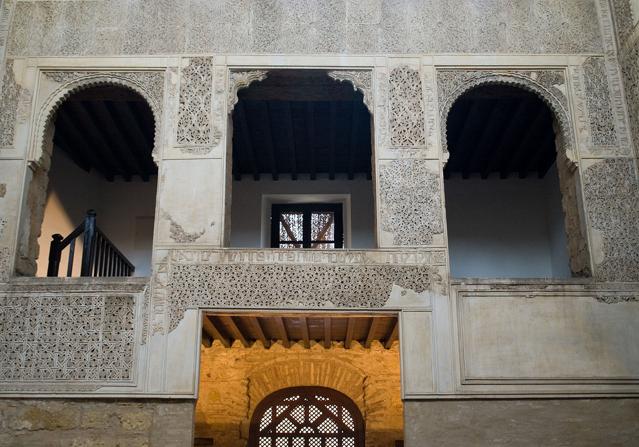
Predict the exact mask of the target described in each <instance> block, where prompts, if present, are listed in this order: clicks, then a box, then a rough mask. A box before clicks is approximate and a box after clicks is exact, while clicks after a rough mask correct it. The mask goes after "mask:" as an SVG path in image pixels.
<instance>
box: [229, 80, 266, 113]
mask: <svg viewBox="0 0 639 447" xmlns="http://www.w3.org/2000/svg"><path fill="white" fill-rule="evenodd" d="M267 76H268V71H267V70H244V71H235V70H231V72H230V73H229V92H228V107H227V113H229V114H231V113H232V112H233V109H234V108H235V104H237V101H238V98H237V92H238V91H240V90H241V89H243V88H247V87H248V86H250V85H251V84H252V83H253V82H260V81H263V80H264V79H266V77H267Z"/></svg>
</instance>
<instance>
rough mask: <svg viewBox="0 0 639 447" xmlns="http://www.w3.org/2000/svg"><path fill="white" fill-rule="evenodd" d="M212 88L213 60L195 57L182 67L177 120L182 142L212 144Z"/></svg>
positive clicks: (200, 144) (179, 136) (179, 139)
mask: <svg viewBox="0 0 639 447" xmlns="http://www.w3.org/2000/svg"><path fill="white" fill-rule="evenodd" d="M212 90H213V60H212V58H210V57H194V58H191V59H190V61H189V66H188V67H186V68H184V69H182V79H181V81H180V104H179V113H178V123H177V143H178V144H180V145H191V146H206V145H211V144H212V141H211V95H212Z"/></svg>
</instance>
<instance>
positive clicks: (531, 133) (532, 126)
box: [499, 102, 546, 179]
mask: <svg viewBox="0 0 639 447" xmlns="http://www.w3.org/2000/svg"><path fill="white" fill-rule="evenodd" d="M544 112H546V105H545V104H543V103H541V102H539V104H537V107H536V109H535V112H534V118H533V120H532V121H531V122H530V123H529V124H528V126H527V127H526V131H525V133H524V135H523V136H522V137H521V139H520V140H519V143H518V144H517V147H516V148H514V150H513V151H511V156H510V157H509V158H507V159H505V160H504V163H503V164H502V166H500V173H499V176H500V178H502V179H505V178H508V176H509V175H510V173H511V172H515V171H520V170H521V169H520V168H521V165H522V164H526V158H527V157H529V156H530V148H532V147H534V145H535V143H538V142H539V139H540V137H541V136H542V133H543V124H544V118H545V117H546V115H545V113H544Z"/></svg>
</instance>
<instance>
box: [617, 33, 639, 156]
mask: <svg viewBox="0 0 639 447" xmlns="http://www.w3.org/2000/svg"><path fill="white" fill-rule="evenodd" d="M638 29H639V28H638ZM637 61H639V38H638V39H635V40H634V42H633V43H632V44H631V45H629V46H628V47H627V48H626V51H625V53H624V54H622V55H621V56H620V62H621V70H622V74H623V79H624V88H625V91H626V98H627V104H628V117H629V121H630V130H631V132H632V142H633V143H634V146H635V154H636V155H637V156H639V63H637Z"/></svg>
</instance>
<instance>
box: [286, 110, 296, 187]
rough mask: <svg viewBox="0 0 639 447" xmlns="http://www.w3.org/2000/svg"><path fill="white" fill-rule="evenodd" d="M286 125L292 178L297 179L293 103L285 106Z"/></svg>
mask: <svg viewBox="0 0 639 447" xmlns="http://www.w3.org/2000/svg"><path fill="white" fill-rule="evenodd" d="M284 125H285V126H286V144H287V145H288V148H289V153H290V161H291V178H292V179H293V180H297V155H296V152H297V151H296V149H295V133H294V131H293V115H292V114H291V104H290V103H288V102H286V103H285V106H284Z"/></svg>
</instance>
